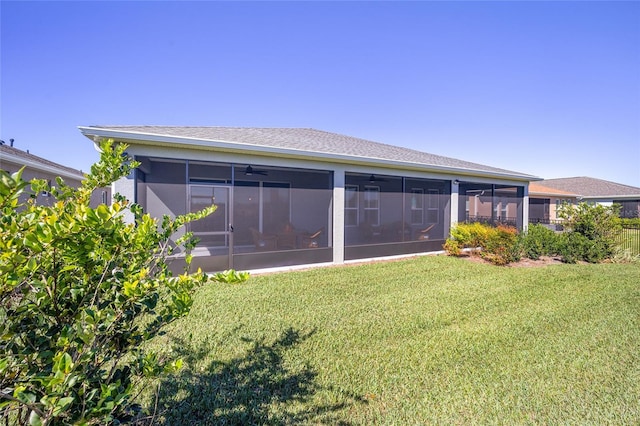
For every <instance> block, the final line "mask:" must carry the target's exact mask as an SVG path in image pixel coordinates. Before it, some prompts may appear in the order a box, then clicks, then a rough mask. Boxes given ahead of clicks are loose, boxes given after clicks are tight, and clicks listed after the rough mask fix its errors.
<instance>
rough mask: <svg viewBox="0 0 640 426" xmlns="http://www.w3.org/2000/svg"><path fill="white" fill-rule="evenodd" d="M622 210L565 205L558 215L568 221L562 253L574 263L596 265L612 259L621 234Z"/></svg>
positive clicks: (594, 206) (565, 225)
mask: <svg viewBox="0 0 640 426" xmlns="http://www.w3.org/2000/svg"><path fill="white" fill-rule="evenodd" d="M618 209H619V207H618V206H615V205H614V206H603V205H600V204H597V205H589V204H587V203H580V204H578V205H577V206H574V205H571V204H564V205H562V206H561V207H560V208H559V210H558V215H559V217H561V218H562V219H564V227H565V233H564V234H563V237H562V238H561V241H560V246H559V248H558V252H559V253H558V254H560V255H561V256H562V257H563V259H564V260H565V261H566V262H570V263H574V262H576V261H580V260H582V261H586V262H591V263H596V262H601V261H602V260H605V259H610V258H611V257H612V256H613V255H614V253H615V250H616V245H617V240H616V239H617V236H618V234H619V233H620V231H621V226H620V219H619V218H618Z"/></svg>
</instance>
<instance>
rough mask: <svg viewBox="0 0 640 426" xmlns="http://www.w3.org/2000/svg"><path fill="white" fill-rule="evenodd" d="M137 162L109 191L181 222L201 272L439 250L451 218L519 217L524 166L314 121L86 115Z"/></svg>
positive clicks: (522, 219) (524, 202) (93, 135)
mask: <svg viewBox="0 0 640 426" xmlns="http://www.w3.org/2000/svg"><path fill="white" fill-rule="evenodd" d="M80 130H81V132H82V133H83V134H84V135H85V136H87V137H88V138H90V139H91V140H92V141H94V142H96V143H97V142H98V141H99V140H101V139H113V140H115V141H116V142H122V143H126V144H128V145H129V148H128V153H129V154H130V155H131V156H133V157H134V158H135V159H136V160H137V161H139V162H140V163H141V165H140V166H139V167H138V168H137V169H136V170H135V171H134V172H133V173H132V174H131V175H130V176H128V177H127V178H123V179H121V180H120V181H118V182H115V183H114V188H113V190H114V191H116V192H119V193H121V194H122V195H125V196H126V197H128V198H129V199H131V200H135V202H137V203H138V204H140V205H141V206H142V207H143V208H144V209H145V211H147V212H148V213H150V214H151V215H152V216H155V217H162V215H164V214H168V215H171V216H175V215H179V214H184V213H186V212H189V211H197V210H200V209H202V208H203V207H205V206H208V205H211V204H215V205H217V207H218V209H217V211H216V212H215V213H214V214H212V215H211V216H209V217H207V218H205V219H203V220H201V221H199V222H196V223H192V224H191V225H190V230H191V231H192V232H194V233H195V235H196V236H198V237H199V238H200V240H201V242H200V244H199V247H198V248H197V249H196V251H195V252H194V253H193V255H194V262H193V263H194V266H200V267H202V268H203V269H204V270H206V271H218V270H223V269H228V268H234V269H241V270H252V269H258V268H270V267H281V266H290V265H306V264H317V263H334V264H340V263H343V262H345V261H350V260H356V259H365V258H377V257H383V256H392V255H404V254H411V253H425V252H433V251H439V250H440V249H441V247H442V244H443V242H444V240H445V238H447V236H448V234H449V229H450V227H451V226H452V225H453V224H455V223H456V222H458V221H467V220H471V221H473V220H480V221H486V222H493V223H495V222H502V223H509V224H512V225H514V226H517V227H518V228H523V227H524V226H525V224H526V223H527V222H528V218H527V212H528V199H527V188H528V184H529V181H531V180H536V179H537V178H536V177H534V176H531V175H528V174H523V173H519V172H514V171H509V170H503V169H498V168H494V167H490V166H484V165H481V164H476V163H472V162H467V161H462V160H457V159H453V158H448V157H442V156H437V155H433V154H428V153H424V152H420V151H416V150H411V149H406V148H401V147H396V146H392V145H387V144H382V143H377V142H372V141H368V140H364V139H359V138H354V137H350V136H345V135H340V134H335V133H329V132H324V131H319V130H314V129H300V128H235V127H169V126H90V127H80Z"/></svg>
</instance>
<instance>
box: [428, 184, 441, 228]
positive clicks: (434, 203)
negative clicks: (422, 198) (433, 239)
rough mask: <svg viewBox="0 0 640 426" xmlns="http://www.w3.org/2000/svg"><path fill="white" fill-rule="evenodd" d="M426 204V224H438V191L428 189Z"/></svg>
mask: <svg viewBox="0 0 640 426" xmlns="http://www.w3.org/2000/svg"><path fill="white" fill-rule="evenodd" d="M427 203H428V204H427V223H438V216H439V211H440V191H439V190H437V189H430V190H429V198H428V201H427Z"/></svg>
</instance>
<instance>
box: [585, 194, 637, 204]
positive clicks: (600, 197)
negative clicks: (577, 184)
mask: <svg viewBox="0 0 640 426" xmlns="http://www.w3.org/2000/svg"><path fill="white" fill-rule="evenodd" d="M582 199H583V200H592V201H603V202H605V201H619V200H621V201H624V200H637V199H640V194H631V195H583V196H582Z"/></svg>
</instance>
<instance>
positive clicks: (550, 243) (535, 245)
mask: <svg viewBox="0 0 640 426" xmlns="http://www.w3.org/2000/svg"><path fill="white" fill-rule="evenodd" d="M557 241H558V237H557V234H556V233H555V232H553V231H552V230H551V229H549V228H547V227H546V226H544V225H541V224H539V223H537V224H534V225H531V226H529V229H528V230H527V232H526V233H525V234H524V236H523V237H522V250H523V255H524V256H525V257H527V258H529V259H534V260H536V259H539V258H540V256H553V255H554V254H556V253H557V245H558V243H557Z"/></svg>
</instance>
